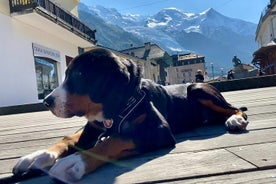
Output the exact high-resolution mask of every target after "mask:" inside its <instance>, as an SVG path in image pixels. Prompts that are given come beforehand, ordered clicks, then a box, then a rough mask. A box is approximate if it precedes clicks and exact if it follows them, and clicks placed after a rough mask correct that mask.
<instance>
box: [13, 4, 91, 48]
mask: <svg viewBox="0 0 276 184" xmlns="http://www.w3.org/2000/svg"><path fill="white" fill-rule="evenodd" d="M9 3H10V12H11V14H12V13H25V12H32V11H33V10H36V11H37V13H39V14H41V15H43V16H45V17H46V18H48V19H50V20H52V21H54V22H56V23H59V25H62V26H63V27H65V28H67V29H68V30H70V31H72V32H74V33H76V34H77V35H78V36H81V37H82V38H84V39H86V40H88V41H90V42H92V43H94V44H95V43H96V39H95V32H96V30H93V29H91V28H90V27H88V26H87V25H85V24H84V23H82V22H81V21H80V20H79V19H78V18H77V17H75V16H74V15H72V14H71V13H70V12H68V11H66V10H64V9H62V8H60V7H59V6H58V5H56V4H55V3H53V2H51V1H50V0H9Z"/></svg>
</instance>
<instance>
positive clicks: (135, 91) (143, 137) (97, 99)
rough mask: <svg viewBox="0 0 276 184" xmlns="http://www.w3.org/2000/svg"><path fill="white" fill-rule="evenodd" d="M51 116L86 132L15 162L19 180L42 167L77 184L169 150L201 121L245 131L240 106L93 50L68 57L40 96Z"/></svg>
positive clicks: (197, 86) (207, 88)
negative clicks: (111, 165) (80, 122)
mask: <svg viewBox="0 0 276 184" xmlns="http://www.w3.org/2000/svg"><path fill="white" fill-rule="evenodd" d="M44 104H45V105H46V106H47V107H48V108H49V109H50V110H51V111H52V113H53V114H54V115H56V116H58V117H62V118H70V117H73V116H84V117H86V118H87V120H88V122H87V124H86V125H85V127H84V128H83V129H82V130H81V131H78V132H77V133H75V134H73V135H72V136H67V137H64V139H62V140H61V141H60V142H58V143H56V144H55V145H53V146H52V147H50V148H48V149H47V150H40V151H37V152H34V153H31V154H29V155H26V156H24V157H22V158H20V159H19V161H18V163H17V164H16V165H15V166H14V168H13V173H14V174H15V175H20V174H22V173H24V172H27V171H28V170H30V169H32V168H40V169H43V168H49V167H50V170H49V174H50V175H51V176H52V177H54V178H57V179H60V180H62V181H67V182H70V181H76V180H80V179H81V178H82V177H83V176H84V175H85V174H87V173H90V172H92V171H95V170H96V169H97V168H98V167H100V166H102V165H103V164H105V163H107V162H113V161H116V160H118V159H121V158H125V157H129V156H133V155H137V154H142V153H145V152H149V151H153V150H157V149H161V148H167V147H174V146H175V143H176V142H175V138H174V135H175V134H178V133H181V132H184V131H189V130H190V129H191V128H193V127H196V126H200V125H201V124H208V123H209V124H210V123H214V122H215V123H222V124H223V123H224V124H225V125H226V127H227V128H228V129H230V130H244V129H245V128H246V126H247V124H248V121H247V117H246V114H245V113H244V112H243V111H245V110H246V108H241V109H239V108H235V107H233V106H231V105H230V104H229V103H227V102H226V100H225V99H224V98H223V96H222V95H221V94H220V92H219V91H218V90H217V89H215V88H214V87H213V86H211V85H209V84H205V83H195V84H190V85H188V84H179V85H169V86H162V85H159V84H156V83H154V82H153V81H151V80H147V79H142V78H141V69H140V68H139V67H137V66H136V64H135V63H134V62H132V61H130V60H128V59H125V58H122V57H120V56H118V55H116V54H114V53H112V52H110V51H108V50H106V49H102V48H95V49H93V50H91V51H89V52H86V53H84V54H81V55H79V56H77V57H76V58H74V60H73V61H72V62H71V63H70V64H69V66H68V68H67V70H66V77H65V80H64V81H63V83H62V85H61V86H59V87H58V88H57V89H55V90H54V91H53V92H52V93H51V94H49V95H48V96H47V97H46V98H45V99H44Z"/></svg>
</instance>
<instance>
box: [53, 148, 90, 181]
mask: <svg viewBox="0 0 276 184" xmlns="http://www.w3.org/2000/svg"><path fill="white" fill-rule="evenodd" d="M85 168H86V167H85V162H84V161H83V159H82V157H81V155H80V154H78V153H75V154H72V155H69V156H67V157H65V158H62V159H59V160H57V162H56V163H55V165H54V166H53V167H52V168H51V169H50V171H49V175H50V176H51V177H53V178H55V179H58V180H60V181H63V182H65V183H68V182H69V183H70V181H77V180H80V179H81V178H82V177H83V175H84V174H85Z"/></svg>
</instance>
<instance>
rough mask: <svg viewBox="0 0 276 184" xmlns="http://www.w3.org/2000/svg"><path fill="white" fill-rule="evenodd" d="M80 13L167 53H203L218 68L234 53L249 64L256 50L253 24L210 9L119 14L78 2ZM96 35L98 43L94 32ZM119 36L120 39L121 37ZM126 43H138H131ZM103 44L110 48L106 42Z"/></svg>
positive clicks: (113, 10)
mask: <svg viewBox="0 0 276 184" xmlns="http://www.w3.org/2000/svg"><path fill="white" fill-rule="evenodd" d="M84 12H85V13H87V14H90V15H93V16H96V17H98V18H100V19H102V21H103V22H105V23H108V24H112V25H114V26H117V27H120V28H122V29H123V30H124V31H126V32H127V33H128V34H131V35H135V36H136V37H137V38H138V39H140V40H141V41H142V42H148V41H150V42H152V43H156V44H158V45H159V46H160V47H161V48H163V49H164V50H166V51H167V52H168V53H170V54H175V53H177V52H195V53H197V54H201V55H204V56H206V61H207V62H210V63H211V62H212V63H214V64H216V63H217V64H216V65H215V66H216V67H219V68H222V67H224V69H227V68H231V67H232V62H231V60H232V57H233V56H234V55H237V56H238V57H239V58H240V59H241V60H242V62H244V63H250V62H251V60H252V53H253V52H254V51H255V50H256V49H257V44H256V43H255V39H254V38H255V30H256V27H257V25H256V24H253V23H250V22H246V21H243V20H239V19H233V18H229V17H226V16H224V15H222V14H220V13H219V12H217V11H215V10H214V9H212V8H210V9H207V10H206V11H203V12H201V13H190V12H185V11H183V10H180V9H178V8H166V9H163V10H160V12H158V13H157V14H155V15H152V16H148V17H144V16H140V15H133V14H129V15H122V14H120V13H119V12H118V11H117V10H116V9H107V8H104V7H102V6H95V7H87V6H85V5H83V4H81V5H80V6H79V13H80V15H82V14H83V13H84ZM81 17H82V16H81ZM91 26H92V27H95V25H91ZM107 31H108V30H107ZM101 36H102V35H101ZM101 36H100V35H99V37H101ZM96 38H97V39H98V40H99V42H100V43H101V40H100V39H99V38H98V35H96ZM109 39H111V38H109ZM114 39H116V42H114V43H116V44H120V40H118V39H117V38H114ZM121 39H122V40H121V41H123V39H124V38H121ZM129 41H130V40H129ZM130 44H132V45H134V46H141V45H136V43H134V42H133V43H130ZM105 46H107V47H111V48H112V46H110V45H105ZM117 48H118V46H117ZM121 49H124V48H121Z"/></svg>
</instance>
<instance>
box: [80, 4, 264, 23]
mask: <svg viewBox="0 0 276 184" xmlns="http://www.w3.org/2000/svg"><path fill="white" fill-rule="evenodd" d="M80 2H82V3H84V4H86V5H92V6H95V5H102V6H104V7H106V8H115V9H117V10H118V11H119V12H120V13H122V14H128V13H136V14H141V15H153V14H155V13H157V12H158V11H159V10H161V9H163V8H169V7H176V8H178V9H181V10H184V11H187V12H192V13H200V12H202V11H204V10H206V9H208V8H214V9H215V10H217V11H218V12H220V13H222V14H223V15H226V16H228V17H232V18H239V19H242V20H245V21H248V22H253V23H256V24H257V23H258V21H259V18H260V15H261V12H262V11H263V10H264V8H265V7H266V6H267V5H268V3H269V0H80Z"/></svg>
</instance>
